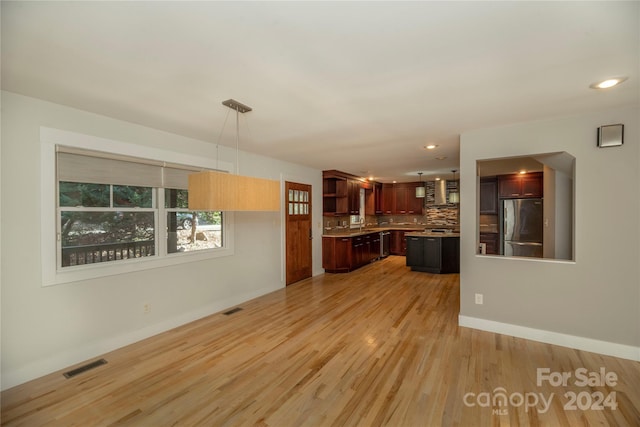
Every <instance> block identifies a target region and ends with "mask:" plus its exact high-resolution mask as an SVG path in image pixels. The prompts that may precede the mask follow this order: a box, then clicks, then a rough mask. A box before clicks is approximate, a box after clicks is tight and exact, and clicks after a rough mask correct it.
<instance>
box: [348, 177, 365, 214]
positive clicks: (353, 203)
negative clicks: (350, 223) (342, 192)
mask: <svg viewBox="0 0 640 427" xmlns="http://www.w3.org/2000/svg"><path fill="white" fill-rule="evenodd" d="M361 185H362V181H358V180H355V179H348V180H347V188H348V190H347V195H348V203H347V205H348V206H347V207H348V209H349V215H359V214H360V187H361Z"/></svg>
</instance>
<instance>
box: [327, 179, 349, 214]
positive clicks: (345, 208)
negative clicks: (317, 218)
mask: <svg viewBox="0 0 640 427" xmlns="http://www.w3.org/2000/svg"><path fill="white" fill-rule="evenodd" d="M334 172H335V171H325V172H323V176H322V214H323V215H324V216H341V215H348V214H349V185H348V182H347V178H346V177H344V176H340V175H338V174H336V173H334Z"/></svg>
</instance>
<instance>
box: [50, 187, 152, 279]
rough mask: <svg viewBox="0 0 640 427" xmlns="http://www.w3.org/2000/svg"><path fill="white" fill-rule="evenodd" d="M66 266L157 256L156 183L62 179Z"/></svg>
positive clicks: (62, 248) (62, 250)
mask: <svg viewBox="0 0 640 427" xmlns="http://www.w3.org/2000/svg"><path fill="white" fill-rule="evenodd" d="M58 193H59V212H60V231H59V236H60V238H59V242H60V254H61V256H60V264H59V265H60V266H61V267H63V268H64V267H71V266H75V265H84V264H93V263H98V262H107V261H119V260H125V259H131V258H140V257H145V256H153V255H155V253H156V248H155V240H156V237H155V235H156V221H155V217H156V212H155V209H153V208H154V203H155V200H154V199H155V197H154V196H153V195H154V189H153V188H151V187H131V186H126V185H109V184H91V183H78V182H67V181H59V184H58Z"/></svg>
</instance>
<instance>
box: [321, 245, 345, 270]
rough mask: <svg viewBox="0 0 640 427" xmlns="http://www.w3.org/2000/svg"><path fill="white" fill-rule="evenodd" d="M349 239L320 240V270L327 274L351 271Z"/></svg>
mask: <svg viewBox="0 0 640 427" xmlns="http://www.w3.org/2000/svg"><path fill="white" fill-rule="evenodd" d="M351 253H352V251H351V237H323V238H322V268H324V269H325V270H326V271H327V272H329V273H341V272H343V273H344V272H347V271H350V270H351V263H352V262H351Z"/></svg>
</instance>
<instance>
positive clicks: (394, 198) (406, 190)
mask: <svg viewBox="0 0 640 427" xmlns="http://www.w3.org/2000/svg"><path fill="white" fill-rule="evenodd" d="M418 185H420V183H418V182H403V183H398V184H384V186H383V190H382V197H383V204H382V208H383V209H382V210H383V213H384V214H387V215H390V214H394V215H422V206H423V202H424V199H422V198H420V199H419V198H417V197H416V187H417V186H418Z"/></svg>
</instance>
